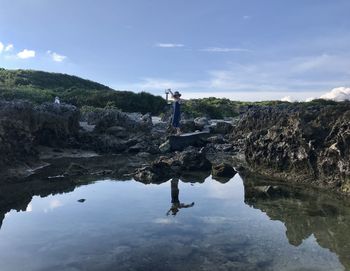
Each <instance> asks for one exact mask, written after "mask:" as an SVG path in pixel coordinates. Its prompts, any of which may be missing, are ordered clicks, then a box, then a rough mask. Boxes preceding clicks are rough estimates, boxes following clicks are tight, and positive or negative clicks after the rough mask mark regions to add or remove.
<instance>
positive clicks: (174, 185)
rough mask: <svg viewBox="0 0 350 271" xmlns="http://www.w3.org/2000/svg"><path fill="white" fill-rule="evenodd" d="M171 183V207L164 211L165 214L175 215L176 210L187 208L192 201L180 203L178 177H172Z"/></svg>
mask: <svg viewBox="0 0 350 271" xmlns="http://www.w3.org/2000/svg"><path fill="white" fill-rule="evenodd" d="M170 184H171V203H172V205H171V207H170V209H169V211H168V212H167V213H166V214H167V215H169V214H170V212H171V214H172V215H173V216H175V215H176V214H177V212H178V211H180V209H182V208H189V207H193V205H194V202H192V203H191V204H185V203H181V202H180V200H179V192H180V190H179V179H178V178H173V179H172V180H171V182H170Z"/></svg>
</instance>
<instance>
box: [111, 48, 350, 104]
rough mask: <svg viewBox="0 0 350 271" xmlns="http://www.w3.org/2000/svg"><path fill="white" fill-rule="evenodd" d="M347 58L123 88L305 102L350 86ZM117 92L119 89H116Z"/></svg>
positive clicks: (262, 65) (246, 67) (299, 60)
mask: <svg viewBox="0 0 350 271" xmlns="http://www.w3.org/2000/svg"><path fill="white" fill-rule="evenodd" d="M348 59H349V58H348V57H347V55H329V54H321V55H316V56H308V57H294V58H289V59H284V60H276V61H261V62H255V63H253V64H250V63H248V64H238V63H231V64H228V66H227V68H225V69H218V70H212V71H208V72H207V74H206V75H204V76H203V79H202V80H195V81H186V80H181V79H180V80H175V79H173V78H145V79H142V80H141V81H140V82H138V83H135V84H131V85H130V84H129V85H128V84H126V85H124V87H125V88H123V89H129V90H130V89H131V90H136V91H140V90H146V91H151V92H153V93H155V94H158V95H159V94H163V93H164V91H163V90H164V89H166V88H173V89H178V90H180V91H182V92H183V94H184V96H183V97H184V98H185V99H187V98H202V97H210V96H211V97H213V96H215V97H224V98H229V99H232V100H246V101H259V100H260V101H261V100H279V99H280V98H281V97H283V96H290V97H293V98H291V99H292V100H299V101H303V100H305V99H307V98H310V97H320V96H321V95H322V93H324V90H327V89H331V88H333V87H334V86H339V85H347V84H349V81H348V78H349V71H350V62H349V61H347V60H348ZM116 89H120V87H119V86H116Z"/></svg>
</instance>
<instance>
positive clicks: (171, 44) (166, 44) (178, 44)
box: [155, 43, 185, 48]
mask: <svg viewBox="0 0 350 271" xmlns="http://www.w3.org/2000/svg"><path fill="white" fill-rule="evenodd" d="M155 46H156V47H161V48H177V47H185V45H184V44H181V43H157V44H156V45H155Z"/></svg>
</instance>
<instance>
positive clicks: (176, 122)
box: [169, 89, 181, 135]
mask: <svg viewBox="0 0 350 271" xmlns="http://www.w3.org/2000/svg"><path fill="white" fill-rule="evenodd" d="M169 92H170V93H171V96H172V97H173V99H174V103H173V117H172V120H171V125H172V126H173V127H174V128H175V129H176V135H180V134H181V131H180V119H181V108H180V97H181V94H180V93H179V92H178V91H175V92H174V93H173V92H172V91H171V90H170V89H169Z"/></svg>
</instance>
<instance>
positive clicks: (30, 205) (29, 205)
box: [26, 203, 33, 212]
mask: <svg viewBox="0 0 350 271" xmlns="http://www.w3.org/2000/svg"><path fill="white" fill-rule="evenodd" d="M32 211H33V205H32V203H29V204H28V206H27V208H26V212H32Z"/></svg>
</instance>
